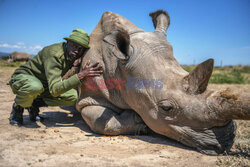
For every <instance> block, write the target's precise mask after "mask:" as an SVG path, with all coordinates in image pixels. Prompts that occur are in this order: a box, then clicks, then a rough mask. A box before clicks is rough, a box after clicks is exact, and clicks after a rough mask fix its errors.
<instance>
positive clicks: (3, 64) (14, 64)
mask: <svg viewBox="0 0 250 167" xmlns="http://www.w3.org/2000/svg"><path fill="white" fill-rule="evenodd" d="M24 63H25V62H20V61H17V62H10V63H9V62H7V61H5V60H1V59H0V67H19V66H20V65H22V64H24Z"/></svg>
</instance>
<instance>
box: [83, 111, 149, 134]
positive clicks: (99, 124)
mask: <svg viewBox="0 0 250 167" xmlns="http://www.w3.org/2000/svg"><path fill="white" fill-rule="evenodd" d="M81 114H82V117H83V119H84V120H85V121H86V123H87V124H88V125H89V127H90V129H91V130H92V131H93V132H95V133H99V134H105V135H121V134H132V135H138V134H147V133H148V131H149V128H148V127H147V125H146V124H145V123H144V122H143V120H142V119H141V118H140V116H139V115H138V114H137V113H136V112H134V111H133V110H124V111H123V112H122V113H120V114H118V113H117V112H115V111H113V110H111V109H109V108H106V107H103V106H87V107H85V108H83V109H82V111H81Z"/></svg>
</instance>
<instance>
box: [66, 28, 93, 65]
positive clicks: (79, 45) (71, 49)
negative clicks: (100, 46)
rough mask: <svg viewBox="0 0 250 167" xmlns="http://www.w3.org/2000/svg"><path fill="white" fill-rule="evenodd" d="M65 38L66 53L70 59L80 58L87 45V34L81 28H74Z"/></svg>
mask: <svg viewBox="0 0 250 167" xmlns="http://www.w3.org/2000/svg"><path fill="white" fill-rule="evenodd" d="M64 39H65V40H67V53H68V56H69V58H70V59H72V60H76V59H77V58H80V57H81V56H82V55H83V53H84V51H85V50H86V49H88V48H90V46H89V36H88V34H87V33H86V32H85V31H84V30H82V29H74V30H73V31H72V33H71V34H70V36H69V37H68V38H64Z"/></svg>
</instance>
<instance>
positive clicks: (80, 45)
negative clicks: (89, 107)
mask: <svg viewBox="0 0 250 167" xmlns="http://www.w3.org/2000/svg"><path fill="white" fill-rule="evenodd" d="M64 39H65V40H67V43H66V42H62V43H58V44H54V45H51V46H47V47H45V48H43V49H42V50H41V51H40V52H39V53H38V54H37V55H36V56H35V57H33V58H32V59H30V60H29V61H28V62H27V63H26V64H24V65H22V66H20V67H19V68H18V69H16V70H15V72H14V74H13V75H12V77H11V80H10V82H9V84H10V86H11V89H12V91H13V93H14V94H16V98H15V102H14V104H13V107H12V112H11V114H10V118H9V120H10V124H12V125H22V124H23V111H24V108H27V110H28V112H29V116H30V120H31V121H34V122H35V121H36V120H39V119H42V117H40V116H39V114H38V113H39V107H43V106H65V105H74V104H75V103H76V100H77V91H76V90H75V89H74V88H76V87H77V86H78V85H79V84H80V83H81V80H83V79H84V78H86V77H95V76H99V75H101V74H102V72H103V71H102V66H101V65H99V63H95V64H93V65H90V62H88V63H87V65H86V66H85V67H84V69H83V70H82V71H81V72H79V73H77V74H74V75H73V76H71V77H69V78H67V79H65V80H62V77H63V76H64V74H65V73H66V72H67V71H68V70H69V69H70V68H71V67H72V66H73V65H74V66H78V65H80V61H79V60H81V58H82V56H83V54H84V52H85V51H86V50H87V49H88V48H90V46H89V36H88V34H87V33H86V32H85V31H84V30H81V29H75V30H73V31H72V33H71V34H70V37H69V38H64Z"/></svg>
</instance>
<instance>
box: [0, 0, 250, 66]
mask: <svg viewBox="0 0 250 167" xmlns="http://www.w3.org/2000/svg"><path fill="white" fill-rule="evenodd" d="M157 9H163V10H166V11H168V13H169V15H170V20H171V23H170V26H169V28H168V31H167V39H168V41H169V42H170V43H171V44H172V46H173V49H174V56H175V58H176V59H177V60H178V62H179V63H180V64H199V63H201V62H202V61H205V60H206V59H209V58H213V59H215V65H216V66H220V65H239V64H241V65H250V0H0V52H7V53H11V52H13V51H24V52H28V53H30V54H33V55H35V54H36V53H37V52H38V51H39V50H41V49H42V48H43V47H45V46H48V45H51V44H54V43H58V42H62V41H64V40H63V38H64V37H68V36H69V34H70V33H71V31H72V30H73V29H75V28H81V29H84V30H85V31H86V32H88V33H89V34H90V33H91V32H92V30H93V29H94V28H95V26H96V25H97V23H98V22H99V20H100V18H101V16H102V14H103V13H104V12H106V11H112V12H114V13H117V14H119V15H121V16H123V17H125V18H127V19H128V20H130V21H132V22H133V23H134V24H135V25H137V26H138V27H140V28H141V29H144V30H145V31H148V32H152V31H154V27H153V23H152V20H151V18H150V17H149V13H150V12H152V11H155V10H157Z"/></svg>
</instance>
